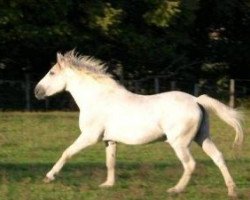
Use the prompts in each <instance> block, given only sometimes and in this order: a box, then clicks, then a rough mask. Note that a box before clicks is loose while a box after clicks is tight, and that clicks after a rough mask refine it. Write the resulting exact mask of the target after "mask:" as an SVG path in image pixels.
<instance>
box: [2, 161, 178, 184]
mask: <svg viewBox="0 0 250 200" xmlns="http://www.w3.org/2000/svg"><path fill="white" fill-rule="evenodd" d="M53 164H54V163H1V162H0V182H2V181H3V180H8V181H9V182H22V181H23V180H24V179H26V178H29V179H31V180H32V181H34V182H36V181H42V180H43V178H44V177H45V174H46V173H47V172H48V171H49V170H50V169H51V167H52V166H53ZM173 170H177V171H179V173H178V174H180V173H181V172H182V169H181V165H180V164H179V163H178V162H176V163H173V164H168V163H165V162H164V163H162V162H161V163H137V162H129V163H127V162H118V163H117V165H116V176H117V179H118V181H119V180H123V181H129V180H130V179H135V178H137V179H141V180H144V179H145V177H146V178H147V179H149V178H150V176H152V177H151V178H152V179H153V178H154V177H156V176H162V174H164V173H166V172H167V171H169V172H170V174H172V171H173ZM175 175H176V173H175ZM105 177H106V166H105V163H104V162H81V163H68V164H66V165H65V166H64V168H63V169H62V171H61V172H60V173H59V174H58V175H57V176H56V180H55V181H63V182H64V183H65V184H67V182H69V183H70V180H71V179H77V180H78V181H79V182H81V181H85V182H87V181H96V182H98V181H104V179H105ZM177 178H178V177H177V176H176V179H177ZM97 184H98V183H97Z"/></svg>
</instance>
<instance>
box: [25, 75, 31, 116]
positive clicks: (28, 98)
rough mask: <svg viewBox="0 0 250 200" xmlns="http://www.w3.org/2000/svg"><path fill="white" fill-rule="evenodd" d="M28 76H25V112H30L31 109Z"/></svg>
mask: <svg viewBox="0 0 250 200" xmlns="http://www.w3.org/2000/svg"><path fill="white" fill-rule="evenodd" d="M30 88H31V86H30V75H29V74H28V73H26V74H25V104H26V105H25V110H26V111H30V109H31V101H30Z"/></svg>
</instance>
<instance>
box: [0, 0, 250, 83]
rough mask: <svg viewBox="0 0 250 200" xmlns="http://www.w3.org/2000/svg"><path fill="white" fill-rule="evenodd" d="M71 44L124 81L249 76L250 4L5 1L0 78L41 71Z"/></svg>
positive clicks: (0, 20) (1, 5)
mask: <svg viewBox="0 0 250 200" xmlns="http://www.w3.org/2000/svg"><path fill="white" fill-rule="evenodd" d="M73 48H76V50H77V51H78V52H80V53H81V54H85V55H91V56H94V57H96V58H99V59H102V60H104V61H105V62H106V63H107V64H108V65H109V66H110V70H111V71H112V72H113V73H115V74H116V75H117V76H118V77H120V78H121V77H122V78H124V79H140V78H141V77H145V76H151V75H167V76H168V77H169V79H170V80H171V79H173V80H174V79H185V80H186V79H187V80H190V79H192V80H198V79H204V80H206V79H214V80H216V81H222V82H223V80H228V79H229V78H238V79H245V78H250V77H249V75H248V74H249V73H248V72H249V68H250V67H249V66H250V55H249V54H250V2H249V1H248V0H220V1H218V0H168V1H167V0H129V1H128V0H103V1H100V0H92V1H87V0H1V1H0V78H3V77H9V78H14V79H16V78H20V76H21V74H23V73H36V74H43V73H44V72H45V71H47V70H48V68H49V66H51V65H52V63H53V62H55V56H56V52H57V51H60V52H62V53H64V52H66V51H68V50H71V49H73Z"/></svg>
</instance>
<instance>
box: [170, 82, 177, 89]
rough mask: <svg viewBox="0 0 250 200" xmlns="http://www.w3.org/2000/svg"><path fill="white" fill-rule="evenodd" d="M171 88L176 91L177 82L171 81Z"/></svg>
mask: <svg viewBox="0 0 250 200" xmlns="http://www.w3.org/2000/svg"><path fill="white" fill-rule="evenodd" d="M170 87H171V90H175V89H176V82H175V81H171V82H170Z"/></svg>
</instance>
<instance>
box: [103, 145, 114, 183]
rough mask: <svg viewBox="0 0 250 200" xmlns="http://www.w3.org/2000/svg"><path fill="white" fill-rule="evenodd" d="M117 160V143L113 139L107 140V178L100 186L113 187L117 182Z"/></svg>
mask: <svg viewBox="0 0 250 200" xmlns="http://www.w3.org/2000/svg"><path fill="white" fill-rule="evenodd" d="M115 160H116V143H115V142H113V141H107V142H106V166H107V179H106V181H105V182H104V183H102V184H101V185H100V187H112V186H113V185H114V183H115Z"/></svg>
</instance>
